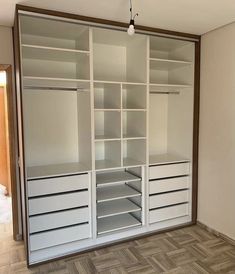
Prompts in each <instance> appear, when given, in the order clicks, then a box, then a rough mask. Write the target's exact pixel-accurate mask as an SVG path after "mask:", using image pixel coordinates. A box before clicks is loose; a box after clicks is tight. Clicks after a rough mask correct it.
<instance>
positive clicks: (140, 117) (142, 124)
mask: <svg viewBox="0 0 235 274" xmlns="http://www.w3.org/2000/svg"><path fill="white" fill-rule="evenodd" d="M122 118H123V121H122V124H123V138H145V137H146V112H145V111H123V113H122Z"/></svg>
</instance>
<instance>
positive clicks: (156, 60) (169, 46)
mask: <svg viewBox="0 0 235 274" xmlns="http://www.w3.org/2000/svg"><path fill="white" fill-rule="evenodd" d="M193 53H194V43H193V42H187V41H180V40H173V39H169V38H162V37H150V56H149V63H150V84H151V86H150V88H151V89H154V88H157V87H169V88H171V87H175V88H177V87H181V88H182V87H190V86H192V85H193V71H194V54H193Z"/></svg>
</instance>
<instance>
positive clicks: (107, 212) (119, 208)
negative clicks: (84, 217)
mask: <svg viewBox="0 0 235 274" xmlns="http://www.w3.org/2000/svg"><path fill="white" fill-rule="evenodd" d="M140 210H141V208H140V207H139V206H138V205H136V204H134V203H133V202H131V201H130V200H128V199H121V200H115V201H110V202H104V203H99V204H98V205H97V215H98V219H100V218H105V217H110V216H115V215H120V214H124V213H129V212H136V211H140Z"/></svg>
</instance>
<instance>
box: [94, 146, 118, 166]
mask: <svg viewBox="0 0 235 274" xmlns="http://www.w3.org/2000/svg"><path fill="white" fill-rule="evenodd" d="M115 167H121V142H120V141H99V142H96V144H95V169H96V170H98V169H109V168H115Z"/></svg>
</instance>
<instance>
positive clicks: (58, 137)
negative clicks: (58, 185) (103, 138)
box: [23, 83, 91, 177]
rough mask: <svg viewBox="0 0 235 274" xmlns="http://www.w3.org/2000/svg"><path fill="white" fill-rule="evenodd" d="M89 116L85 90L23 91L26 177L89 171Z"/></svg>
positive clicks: (33, 89) (28, 88)
mask: <svg viewBox="0 0 235 274" xmlns="http://www.w3.org/2000/svg"><path fill="white" fill-rule="evenodd" d="M39 84H40V83H39ZM87 88H88V87H87ZM90 115H91V114H90V92H89V90H87V91H83V92H78V91H73V90H72V91H71V90H66V89H65V90H64V89H63V88H62V89H59V88H58V89H57V88H53V89H50V88H48V89H47V88H46V86H44V88H42V87H40V85H39V86H38V87H37V88H36V89H35V87H31V88H30V87H27V88H24V89H23V117H24V139H25V144H24V147H25V162H26V167H27V168H28V176H29V177H32V176H40V177H45V176H56V175H61V174H62V175H63V174H76V173H79V172H83V171H86V172H87V171H89V170H91V124H90ZM84 117H86V123H84Z"/></svg>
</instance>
